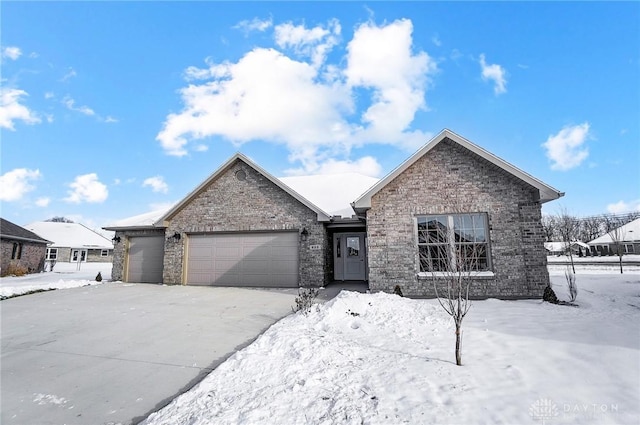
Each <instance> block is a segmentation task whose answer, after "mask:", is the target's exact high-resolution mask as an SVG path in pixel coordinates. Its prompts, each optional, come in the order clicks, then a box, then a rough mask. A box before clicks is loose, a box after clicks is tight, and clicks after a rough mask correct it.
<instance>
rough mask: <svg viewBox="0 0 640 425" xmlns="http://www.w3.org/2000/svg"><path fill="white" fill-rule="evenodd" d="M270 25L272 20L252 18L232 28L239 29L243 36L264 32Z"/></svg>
mask: <svg viewBox="0 0 640 425" xmlns="http://www.w3.org/2000/svg"><path fill="white" fill-rule="evenodd" d="M272 25H273V20H272V19H271V18H269V19H260V18H253V19H252V20H244V21H240V22H238V23H237V24H236V25H235V26H234V27H233V28H235V29H239V30H241V31H242V32H244V33H245V35H248V34H249V33H250V32H252V31H259V32H264V31H266V30H268V29H269V28H271V26H272Z"/></svg>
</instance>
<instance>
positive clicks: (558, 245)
mask: <svg viewBox="0 0 640 425" xmlns="http://www.w3.org/2000/svg"><path fill="white" fill-rule="evenodd" d="M567 245H568V244H567V242H545V243H544V247H545V248H546V249H547V250H548V251H553V252H557V251H565V250H566V249H567ZM570 245H571V246H572V247H573V246H576V245H577V246H579V247H581V248H589V245H587V244H586V243H584V242H581V241H573V242H571V244H570Z"/></svg>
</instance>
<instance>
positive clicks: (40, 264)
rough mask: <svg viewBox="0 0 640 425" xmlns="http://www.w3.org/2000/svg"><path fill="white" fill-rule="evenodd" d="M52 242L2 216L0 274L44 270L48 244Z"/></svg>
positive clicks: (0, 225)
mask: <svg viewBox="0 0 640 425" xmlns="http://www.w3.org/2000/svg"><path fill="white" fill-rule="evenodd" d="M50 243H51V242H49V241H48V240H46V239H43V238H41V237H40V236H38V235H36V234H35V233H33V232H31V231H29V230H27V229H25V228H24V227H21V226H18V225H17V224H14V223H12V222H10V221H8V220H5V219H3V218H0V245H1V249H2V254H1V257H0V275H2V276H6V275H8V274H14V273H16V272H17V273H24V272H26V273H38V272H41V271H43V270H44V258H45V255H46V252H47V244H50Z"/></svg>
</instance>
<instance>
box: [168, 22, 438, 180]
mask: <svg viewBox="0 0 640 425" xmlns="http://www.w3.org/2000/svg"><path fill="white" fill-rule="evenodd" d="M412 31H413V27H412V24H411V21H409V20H399V21H394V22H392V23H389V24H384V25H380V26H377V25H375V24H373V23H366V24H362V25H360V26H359V27H358V28H356V30H355V33H354V37H353V39H352V40H351V41H350V42H349V43H348V45H347V56H346V60H341V61H340V62H338V63H327V53H328V52H329V49H331V48H332V47H334V44H335V43H338V42H339V41H340V40H339V37H338V36H339V34H340V25H339V23H338V21H336V20H331V21H329V22H328V23H327V24H326V25H324V26H321V25H319V26H315V27H313V28H306V27H304V26H303V25H297V26H295V25H293V24H290V23H285V24H282V25H278V26H276V27H275V28H274V40H275V44H276V46H277V47H278V48H279V49H283V50H287V49H290V50H291V51H292V52H291V53H292V55H291V56H289V55H287V54H285V53H283V52H282V51H280V50H276V49H274V48H264V47H256V48H254V49H252V50H251V51H249V52H247V53H246V54H245V55H244V56H243V57H241V58H240V59H239V60H238V61H237V62H223V63H214V62H213V61H211V60H210V59H207V60H206V63H207V67H206V68H203V69H201V68H197V67H189V68H187V69H186V71H185V78H186V79H187V80H189V81H192V80H205V81H198V82H197V83H191V84H189V85H188V86H187V87H184V88H183V89H181V90H180V94H181V99H182V102H183V104H184V108H183V109H182V111H180V112H178V113H172V114H169V115H168V116H167V118H166V120H165V122H164V124H163V128H162V129H161V131H160V132H159V133H158V135H157V137H156V139H157V140H158V141H159V143H160V145H161V147H162V148H163V150H164V151H165V152H166V153H167V154H169V155H175V156H183V155H186V154H188V153H189V152H190V151H194V150H202V146H203V143H202V142H201V140H202V139H205V138H208V137H219V138H220V139H222V140H226V141H230V142H232V143H233V144H235V145H236V146H239V145H241V144H243V143H246V142H249V141H252V140H260V141H264V142H269V143H275V144H282V145H285V146H286V147H287V149H288V150H289V152H290V155H289V160H290V161H292V162H293V161H300V162H301V163H302V167H303V168H304V169H307V170H312V169H315V168H317V167H319V165H318V164H322V163H324V162H326V161H327V160H328V159H330V158H335V157H337V156H338V157H340V156H341V157H342V158H341V159H345V158H347V160H348V156H349V154H350V151H351V149H352V148H353V147H356V146H362V145H363V144H366V143H384V144H390V145H396V146H400V147H402V148H406V149H415V148H416V147H417V146H420V145H422V144H424V143H425V142H426V141H427V140H428V134H426V133H423V132H421V131H419V130H414V129H411V124H412V122H413V120H414V117H415V114H416V112H417V111H418V110H420V109H426V102H425V93H426V89H427V85H428V83H429V81H430V78H431V76H432V75H433V74H434V73H435V72H437V66H436V63H435V61H433V60H432V59H431V58H430V57H429V56H428V54H427V53H426V52H415V53H414V52H413V48H412ZM356 100H357V101H358V103H359V104H365V111H364V112H363V113H362V114H354V112H355V102H356ZM367 106H368V107H367Z"/></svg>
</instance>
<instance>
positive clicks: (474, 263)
mask: <svg viewBox="0 0 640 425" xmlns="http://www.w3.org/2000/svg"><path fill="white" fill-rule="evenodd" d="M485 229H486V216H484V215H483V214H448V215H433V216H427V217H420V218H419V219H418V234H419V235H418V242H419V243H418V245H419V260H420V270H421V271H423V272H427V273H429V274H430V276H431V278H432V282H433V288H434V291H435V294H436V297H437V299H438V302H439V303H440V306H441V307H442V308H443V309H444V311H445V312H446V313H447V314H448V315H449V316H451V317H452V318H453V322H454V324H455V328H456V330H455V333H456V346H455V347H456V348H455V357H456V365H458V366H461V365H462V322H463V320H464V318H465V316H466V315H467V313H468V312H469V309H470V308H471V302H470V301H469V287H470V285H471V282H472V278H473V276H474V275H475V274H477V272H479V271H482V270H485V269H487V268H488V259H487V245H486V241H487V235H486V230H485Z"/></svg>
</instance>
